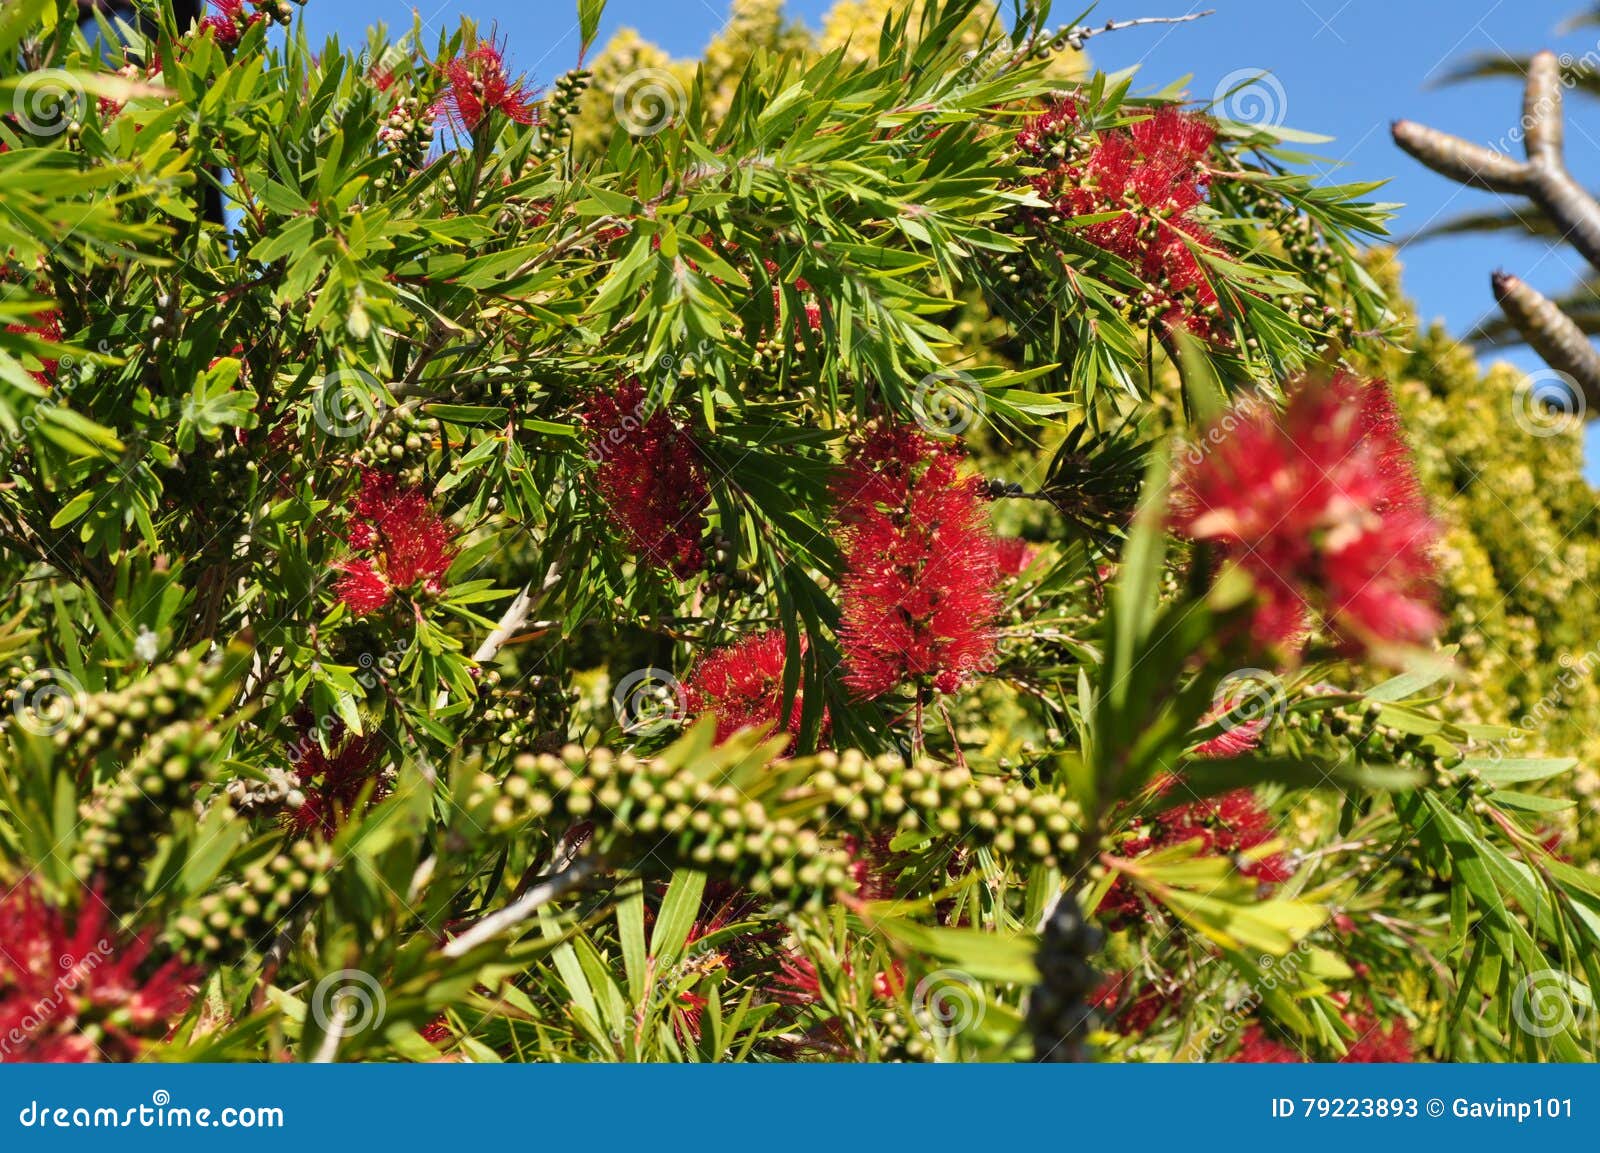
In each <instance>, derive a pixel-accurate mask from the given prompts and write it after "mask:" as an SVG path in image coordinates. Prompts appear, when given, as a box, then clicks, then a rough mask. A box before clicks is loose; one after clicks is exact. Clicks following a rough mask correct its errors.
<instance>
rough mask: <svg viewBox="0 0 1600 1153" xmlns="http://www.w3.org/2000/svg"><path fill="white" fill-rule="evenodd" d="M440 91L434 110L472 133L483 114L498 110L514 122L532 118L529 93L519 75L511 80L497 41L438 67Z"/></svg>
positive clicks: (529, 122)
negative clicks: (439, 70)
mask: <svg viewBox="0 0 1600 1153" xmlns="http://www.w3.org/2000/svg"><path fill="white" fill-rule="evenodd" d="M441 73H442V75H443V78H444V91H443V92H442V93H441V94H440V96H439V103H438V106H437V110H438V111H439V112H440V113H441V114H442V115H443V116H444V117H445V118H446V119H447V120H448V121H449V122H450V123H451V124H452V125H453V126H454V127H455V128H456V129H457V130H459V131H463V132H469V133H470V132H476V131H477V129H478V126H479V125H480V124H482V123H483V120H484V117H486V116H488V115H489V114H490V113H491V112H499V113H500V114H502V115H503V116H505V117H506V119H508V120H511V121H513V122H514V123H517V124H532V123H533V121H534V106H533V93H532V92H530V91H527V90H526V89H525V88H524V87H523V83H524V82H523V78H522V77H520V76H519V77H517V78H516V79H515V80H513V79H511V77H510V75H508V74H507V72H506V62H505V56H504V54H503V51H502V49H501V47H500V46H499V45H497V44H480V45H478V46H477V47H476V48H474V49H473V50H472V51H471V52H468V53H467V54H466V55H464V56H457V57H456V58H455V59H454V60H452V61H450V62H449V63H448V64H446V65H444V67H443V68H442V69H441Z"/></svg>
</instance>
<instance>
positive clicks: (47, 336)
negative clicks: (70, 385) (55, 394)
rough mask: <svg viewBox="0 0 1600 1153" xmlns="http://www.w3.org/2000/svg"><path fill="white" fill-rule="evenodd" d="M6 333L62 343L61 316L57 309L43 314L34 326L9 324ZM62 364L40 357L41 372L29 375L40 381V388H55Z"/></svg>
mask: <svg viewBox="0 0 1600 1153" xmlns="http://www.w3.org/2000/svg"><path fill="white" fill-rule="evenodd" d="M6 331H7V332H11V333H16V334H18V335H21V336H32V337H35V338H36V339H38V340H43V341H47V342H48V343H50V344H60V343H61V336H62V333H61V314H60V313H59V312H57V311H56V310H55V309H53V308H52V309H49V310H47V311H45V312H41V313H39V314H38V316H37V317H36V318H35V323H33V324H8V325H6ZM59 364H60V362H59V361H58V360H56V359H55V358H54V357H40V358H39V371H38V372H32V373H29V374H28V375H30V376H32V377H33V379H34V380H36V381H38V383H39V387H40V388H53V387H54V386H55V379H56V368H57V366H58V365H59Z"/></svg>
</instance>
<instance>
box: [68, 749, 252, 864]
mask: <svg viewBox="0 0 1600 1153" xmlns="http://www.w3.org/2000/svg"><path fill="white" fill-rule="evenodd" d="M221 745H222V741H221V738H220V737H219V736H218V735H217V733H216V732H215V731H214V730H212V729H210V728H208V727H206V726H205V725H203V724H201V723H198V722H193V721H180V722H178V723H177V724H173V725H168V726H167V727H166V728H164V729H162V730H161V731H160V732H158V733H157V734H156V735H155V736H154V737H152V738H151V739H150V740H149V741H148V742H147V743H146V744H145V746H144V748H143V749H141V750H140V751H139V754H138V755H137V756H135V757H134V758H133V760H132V761H130V762H129V763H128V766H127V767H126V768H125V769H123V770H122V772H121V773H119V774H118V775H117V776H116V777H115V778H113V779H112V780H111V781H109V782H108V783H107V784H106V785H105V786H104V787H103V788H101V789H100V790H99V791H97V792H96V793H95V795H94V796H92V797H90V798H89V799H88V800H87V801H86V802H85V803H84V806H83V811H82V813H81V816H82V820H83V826H84V827H83V835H82V838H81V840H80V841H79V845H78V853H77V856H76V857H75V858H74V860H73V867H74V869H75V870H76V871H77V873H78V875H79V876H80V877H82V878H83V879H84V880H86V881H88V880H93V879H96V878H98V879H99V880H100V883H101V884H103V885H104V886H105V889H106V891H107V893H110V894H118V893H124V894H125V893H134V892H137V891H138V890H139V888H140V887H141V885H142V882H143V880H144V877H143V872H144V869H145V866H146V865H147V864H148V863H149V862H150V860H151V859H152V858H153V857H154V856H155V852H156V847H157V842H158V841H159V840H160V838H161V837H162V836H164V835H165V834H166V833H168V832H169V831H171V829H172V821H173V817H174V815H175V814H177V813H179V812H181V811H183V810H184V809H186V808H188V807H189V806H190V805H191V804H192V803H193V801H194V792H195V789H196V787H197V786H199V785H200V784H203V783H204V782H205V781H206V780H207V779H208V778H209V776H210V772H211V768H212V766H213V765H214V764H215V763H216V761H217V754H218V750H219V749H220V748H221Z"/></svg>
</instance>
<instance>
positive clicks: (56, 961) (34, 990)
mask: <svg viewBox="0 0 1600 1153" xmlns="http://www.w3.org/2000/svg"><path fill="white" fill-rule="evenodd" d="M153 937H154V935H153V934H150V933H146V934H142V935H139V936H136V937H133V938H131V939H130V938H128V937H126V936H124V935H123V934H122V933H120V932H119V931H118V929H117V927H116V925H115V924H113V923H111V918H110V916H109V910H108V909H107V908H106V906H105V903H104V902H103V901H101V899H100V896H99V894H98V893H96V892H93V891H85V892H84V893H83V896H82V901H81V908H80V909H79V911H78V914H77V917H76V918H75V919H74V920H73V921H72V922H70V923H69V920H68V916H67V914H66V913H64V912H63V911H62V910H60V909H57V908H55V907H53V906H51V905H49V904H47V903H46V902H45V900H44V899H43V897H42V896H40V894H39V893H38V892H36V891H35V890H34V888H33V887H32V885H31V884H30V883H27V882H24V883H23V884H21V885H19V886H17V887H16V888H14V889H12V890H11V891H10V892H9V893H7V894H6V895H5V896H4V897H0V1061H48V1062H84V1061H100V1060H107V1061H132V1060H135V1059H136V1058H137V1057H138V1056H139V1053H140V1050H141V1049H142V1048H144V1046H145V1045H146V1044H148V1043H149V1042H152V1041H159V1040H161V1039H162V1038H163V1037H165V1036H166V1035H167V1033H168V1032H169V1031H170V1028H171V1024H172V1022H173V1021H174V1020H175V1019H176V1018H178V1017H181V1016H182V1015H183V1013H184V1012H185V1011H186V1010H187V1009H188V1007H189V1003H190V1001H191V1000H193V997H194V992H193V989H192V988H191V983H192V982H193V981H194V980H195V979H196V978H197V976H198V974H196V973H195V972H194V971H193V970H190V969H188V968H186V967H185V966H184V965H183V964H182V963H181V962H179V961H178V960H176V959H173V960H169V961H166V962H165V963H163V964H161V965H159V966H156V967H155V968H154V969H152V968H151V966H150V965H149V960H150V954H151V947H152V944H153Z"/></svg>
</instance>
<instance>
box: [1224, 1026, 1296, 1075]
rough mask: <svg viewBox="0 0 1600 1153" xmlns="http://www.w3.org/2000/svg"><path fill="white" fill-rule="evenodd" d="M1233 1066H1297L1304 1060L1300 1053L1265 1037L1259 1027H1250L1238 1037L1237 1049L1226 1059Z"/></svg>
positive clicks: (1263, 1030)
mask: <svg viewBox="0 0 1600 1153" xmlns="http://www.w3.org/2000/svg"><path fill="white" fill-rule="evenodd" d="M1228 1060H1229V1062H1231V1063H1234V1064H1248V1065H1299V1064H1304V1062H1305V1058H1304V1057H1303V1056H1301V1055H1300V1053H1299V1052H1298V1051H1297V1050H1295V1049H1291V1048H1290V1047H1289V1046H1287V1045H1285V1044H1283V1043H1282V1042H1281V1041H1274V1040H1273V1039H1272V1038H1271V1037H1269V1036H1267V1031H1266V1030H1265V1029H1263V1028H1262V1027H1261V1026H1260V1025H1250V1026H1248V1027H1247V1028H1246V1029H1245V1031H1244V1032H1243V1033H1241V1034H1240V1035H1239V1047H1238V1048H1237V1049H1235V1050H1234V1053H1233V1056H1231V1057H1229V1058H1228Z"/></svg>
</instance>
